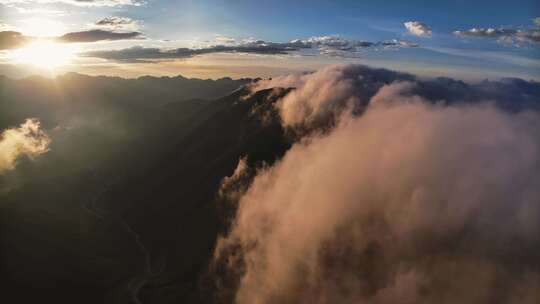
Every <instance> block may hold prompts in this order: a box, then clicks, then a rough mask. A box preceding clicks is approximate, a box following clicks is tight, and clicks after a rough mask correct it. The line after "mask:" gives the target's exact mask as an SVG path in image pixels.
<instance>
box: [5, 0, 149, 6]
mask: <svg viewBox="0 0 540 304" xmlns="http://www.w3.org/2000/svg"><path fill="white" fill-rule="evenodd" d="M17 3H20V4H26V3H40V4H47V3H65V4H71V5H76V6H110V7H114V6H140V5H143V4H144V3H145V1H142V0H0V4H17Z"/></svg>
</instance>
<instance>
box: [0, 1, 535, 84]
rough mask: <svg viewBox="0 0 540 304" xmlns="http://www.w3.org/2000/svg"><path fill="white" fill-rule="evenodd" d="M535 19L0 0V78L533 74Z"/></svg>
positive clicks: (418, 7)
mask: <svg viewBox="0 0 540 304" xmlns="http://www.w3.org/2000/svg"><path fill="white" fill-rule="evenodd" d="M538 17H540V4H539V3H538V1H535V0H521V1H494V0H492V1H461V0H454V1H329V0H328V1H321V0H311V1H304V0H299V1H282V0H276V1H244V0H228V1H225V0H221V1H219V0H197V1H194V0H189V1H185V0H176V1H172V0H145V1H140V0H36V1H30V0H0V31H1V32H0V74H3V75H6V76H9V77H14V78H18V77H25V76H29V75H32V74H42V75H56V74H61V73H65V72H79V73H84V74H90V75H111V76H122V77H138V76H141V75H147V74H149V75H156V76H160V75H161V76H164V75H167V76H172V75H178V74H182V75H184V76H187V77H202V78H219V77H224V76H230V77H234V78H239V77H270V76H276V75H281V74H285V73H290V72H302V71H309V70H315V69H318V68H320V67H322V66H325V65H329V64H340V63H343V64H347V63H362V64H366V65H370V66H375V67H384V68H391V69H396V70H400V71H405V72H411V73H415V74H418V75H420V76H426V77H432V76H448V77H455V78H460V79H464V80H481V79H485V78H489V79H497V78H502V77H520V78H524V79H534V80H539V79H540V48H539V46H540V18H538ZM537 18H538V19H537Z"/></svg>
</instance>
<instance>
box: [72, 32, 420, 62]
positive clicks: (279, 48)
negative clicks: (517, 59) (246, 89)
mask: <svg viewBox="0 0 540 304" xmlns="http://www.w3.org/2000/svg"><path fill="white" fill-rule="evenodd" d="M227 41H228V44H227V45H214V46H208V47H203V48H177V49H171V50H166V49H159V48H145V47H141V46H134V47H130V48H126V49H119V50H104V51H91V52H86V53H84V54H83V55H84V56H88V57H97V58H104V59H110V60H118V61H133V62H137V61H145V60H151V59H181V58H190V57H193V56H197V55H204V54H211V53H247V54H262V55H285V54H290V53H291V52H296V51H302V50H315V51H317V52H318V53H320V54H326V55H335V56H347V55H348V54H354V53H357V52H359V51H360V50H362V49H366V48H373V47H382V48H388V47H394V48H399V47H416V46H418V45H417V44H415V43H411V42H408V41H404V40H388V41H381V42H369V41H356V40H348V39H344V38H341V37H337V36H323V37H312V38H309V39H304V40H300V39H297V40H292V41H290V42H283V43H279V42H268V41H264V40H247V41H241V42H236V41H235V40H233V39H228V40H227Z"/></svg>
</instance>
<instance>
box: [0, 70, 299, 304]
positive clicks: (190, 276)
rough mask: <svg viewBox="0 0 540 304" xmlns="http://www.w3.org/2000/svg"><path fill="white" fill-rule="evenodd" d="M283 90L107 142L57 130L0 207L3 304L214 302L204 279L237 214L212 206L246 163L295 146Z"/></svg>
mask: <svg viewBox="0 0 540 304" xmlns="http://www.w3.org/2000/svg"><path fill="white" fill-rule="evenodd" d="M77 77H79V76H77ZM286 92H287V91H285V90H284V91H282V92H281V93H280V94H275V92H273V90H263V91H260V92H257V93H256V94H254V95H253V96H251V97H249V98H248V99H247V100H244V99H245V96H248V95H249V92H248V90H247V89H239V90H237V91H235V92H233V93H232V94H230V95H228V96H226V97H223V98H219V99H216V100H213V101H207V100H201V99H191V100H184V101H177V102H171V103H163V102H161V103H163V105H161V106H158V107H156V108H153V109H152V111H147V112H141V113H138V114H139V115H140V116H138V117H137V119H143V121H145V122H146V124H145V126H144V127H145V128H144V132H141V133H140V134H136V135H133V134H132V135H129V136H127V135H125V136H120V137H116V136H112V135H111V137H110V138H106V137H107V136H105V135H101V136H100V132H102V131H103V130H102V129H103V128H97V129H99V130H98V131H96V128H94V127H88V126H86V127H84V128H86V130H82V129H84V128H83V127H81V128H80V129H77V128H75V129H71V130H69V131H62V130H60V131H58V133H64V134H54V133H52V136H56V137H55V138H53V145H52V147H51V151H50V152H49V153H48V154H46V155H44V156H43V157H41V158H40V159H39V160H36V162H35V163H32V165H30V163H29V162H28V161H24V160H23V161H22V162H21V163H20V164H19V168H18V170H17V174H18V175H19V176H18V178H23V179H24V180H25V181H24V183H23V184H21V185H19V186H18V187H14V188H13V189H12V190H10V191H9V192H8V195H7V196H6V197H4V198H3V200H4V201H3V202H2V204H1V205H0V208H1V209H2V211H1V212H0V214H1V215H0V217H1V219H0V221H1V222H2V227H3V229H2V237H1V239H0V241H1V243H2V248H4V249H3V250H2V259H1V261H2V267H1V268H2V273H4V276H3V279H2V281H3V282H1V284H2V285H3V286H5V287H6V290H8V296H10V297H11V296H13V297H17V298H19V299H21V301H22V302H32V301H37V300H39V299H43V298H50V299H55V301H56V302H57V303H73V302H77V303H103V302H105V303H129V302H135V303H136V302H137V301H141V302H143V303H178V301H180V302H184V303H186V302H189V301H191V302H193V303H199V302H201V301H205V300H210V299H211V295H210V296H209V293H208V292H202V291H203V290H204V288H205V287H204V284H202V285H201V283H200V282H201V280H202V278H203V277H204V275H205V274H206V272H207V270H208V269H207V265H208V263H209V261H210V258H211V256H212V253H213V248H214V244H215V241H216V238H217V236H218V234H219V233H222V232H224V231H225V229H226V227H227V219H226V218H225V217H224V214H233V212H234V211H233V210H229V211H228V212H224V210H223V209H224V208H229V207H231V208H233V207H232V206H225V207H223V206H219V205H218V204H216V201H217V193H218V190H219V187H220V183H221V181H222V179H223V178H224V177H225V176H229V175H231V174H232V173H233V172H234V170H235V168H236V166H237V164H238V162H239V159H241V158H242V157H245V156H247V162H248V163H249V164H250V166H252V167H257V166H262V165H263V164H272V163H273V162H274V161H275V160H276V159H278V158H279V157H281V156H282V155H283V154H284V153H285V151H286V150H287V149H288V148H289V147H290V144H291V141H290V140H289V139H287V136H285V134H284V130H283V128H282V127H281V123H280V120H279V115H278V114H277V112H276V110H275V108H274V107H273V102H275V101H276V100H277V99H278V98H279V97H281V96H282V95H283V94H286ZM85 113H86V112H85ZM130 117H132V116H130ZM119 125H121V124H118V123H117V124H116V128H118V126H119ZM66 130H67V129H66ZM129 131H130V132H132V131H131V130H129ZM73 132H77V133H76V134H70V133H73ZM105 133H106V132H105ZM128 133H129V132H128ZM55 139H58V140H56V141H55ZM86 141H91V142H92V143H91V146H94V145H95V146H94V147H90V150H91V151H84V148H82V147H86V146H89V144H88V143H87V142H86ZM55 142H56V146H55ZM78 144H80V145H81V148H79V147H77V145H78ZM111 145H114V148H111ZM100 150H103V151H105V152H103V151H100ZM81 154H82V155H81ZM84 154H87V155H86V156H85V155H84ZM58 168H61V169H58ZM8 175H9V174H8ZM13 178H15V177H13ZM6 180H7V178H6ZM139 288H140V290H139ZM81 295H85V296H84V298H81Z"/></svg>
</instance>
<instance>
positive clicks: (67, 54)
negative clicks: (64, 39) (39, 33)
mask: <svg viewBox="0 0 540 304" xmlns="http://www.w3.org/2000/svg"><path fill="white" fill-rule="evenodd" d="M76 51H77V47H76V46H75V45H71V44H70V45H67V44H63V43H54V42H50V41H39V42H35V43H32V44H30V45H28V46H26V47H24V48H21V49H17V50H15V51H13V53H12V56H11V61H13V62H14V63H20V64H30V65H34V66H36V67H40V68H48V69H54V68H57V67H60V66H63V65H66V64H68V63H70V62H71V60H73V58H74V57H75V53H76Z"/></svg>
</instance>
